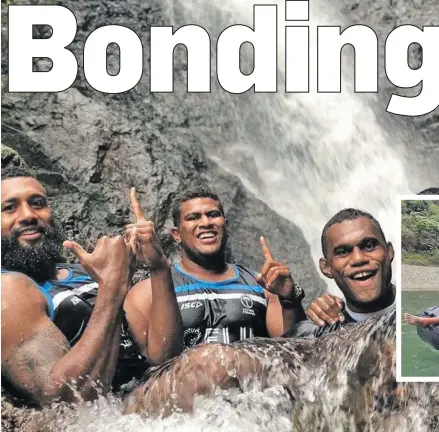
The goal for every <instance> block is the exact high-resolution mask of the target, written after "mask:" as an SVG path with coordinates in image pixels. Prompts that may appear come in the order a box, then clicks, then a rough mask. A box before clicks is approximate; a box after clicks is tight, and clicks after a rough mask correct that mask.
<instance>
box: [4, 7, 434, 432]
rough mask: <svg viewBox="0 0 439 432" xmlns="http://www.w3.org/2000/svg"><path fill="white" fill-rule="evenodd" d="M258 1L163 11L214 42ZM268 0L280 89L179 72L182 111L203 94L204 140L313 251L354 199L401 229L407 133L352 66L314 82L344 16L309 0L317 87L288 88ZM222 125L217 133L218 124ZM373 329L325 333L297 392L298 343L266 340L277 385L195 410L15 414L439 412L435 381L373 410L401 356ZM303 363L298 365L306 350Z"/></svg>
mask: <svg viewBox="0 0 439 432" xmlns="http://www.w3.org/2000/svg"><path fill="white" fill-rule="evenodd" d="M253 3H254V2H253V1H250V0H222V1H221V2H216V4H215V3H214V2H206V1H205V0H192V1H191V2H187V1H186V0H176V1H174V2H166V3H163V5H162V14H163V17H164V19H165V20H166V23H167V24H172V25H174V26H176V27H179V26H181V25H184V24H188V23H194V24H199V25H202V26H203V27H204V28H206V29H207V30H208V31H209V33H210V34H211V36H212V46H215V44H214V39H215V35H216V37H217V36H218V35H219V33H220V32H221V31H222V30H223V29H225V28H226V27H228V26H229V25H232V24H247V25H251V24H252V10H253ZM263 3H264V4H268V3H275V4H277V5H278V16H279V38H278V41H279V86H278V88H279V92H278V93H277V94H253V93H247V94H244V95H232V94H228V93H226V92H225V91H224V90H222V89H219V88H218V87H217V88H214V89H213V92H212V93H211V94H209V95H185V89H184V88H185V85H186V84H185V82H184V83H183V81H182V82H180V83H176V92H177V96H178V92H179V91H180V92H181V95H185V96H184V97H183V96H182V97H181V104H182V107H181V109H182V110H183V109H184V105H185V104H189V106H190V107H191V108H193V106H191V105H190V104H191V103H192V102H193V101H194V100H197V101H198V102H199V106H200V107H201V108H198V111H197V110H195V109H194V111H193V112H194V117H195V116H196V115H197V114H199V113H201V114H202V115H203V122H205V126H206V127H205V128H203V127H201V126H200V127H198V128H195V127H192V128H191V133H193V134H195V135H196V136H197V137H198V138H199V141H200V142H201V143H203V146H204V148H205V150H206V153H207V155H208V156H209V157H211V158H212V159H213V160H215V161H216V162H217V163H219V164H220V165H221V166H222V167H223V168H224V169H226V170H227V171H229V172H231V173H233V174H235V175H237V176H238V177H239V178H240V179H241V180H242V182H243V183H244V184H245V186H246V187H248V188H249V189H250V190H252V191H253V192H254V193H255V195H257V196H258V197H259V198H261V199H262V200H263V201H264V202H266V203H267V204H268V205H269V206H270V207H271V208H272V209H273V210H275V211H277V212H278V213H279V214H280V215H282V216H284V217H285V218H287V219H289V220H291V221H293V222H294V223H295V224H297V225H298V226H299V227H300V228H301V229H302V231H303V233H304V235H305V237H306V239H307V240H308V242H309V243H310V245H311V250H312V254H313V256H314V257H315V258H317V257H319V256H320V245H319V241H320V240H319V236H320V232H321V229H322V226H323V225H324V223H325V222H326V221H327V220H328V219H329V217H331V216H332V215H333V214H334V213H336V212H337V211H338V210H340V209H341V208H345V207H349V206H353V207H360V208H362V209H364V210H366V211H370V212H372V213H373V214H374V215H375V216H376V217H377V218H378V219H379V220H380V222H381V223H382V225H383V229H384V231H385V232H387V233H388V236H389V239H392V237H393V238H394V235H395V224H394V216H395V213H396V205H395V204H396V195H397V194H399V193H411V192H417V191H414V190H412V189H411V188H410V185H411V181H412V180H415V179H413V177H411V176H416V174H414V172H411V171H410V172H409V171H407V165H406V161H405V160H404V151H403V150H404V139H403V138H402V137H401V135H400V132H399V131H398V132H396V131H387V130H385V129H383V127H382V126H381V125H380V123H379V120H378V118H377V116H378V117H379V116H381V115H382V114H383V113H384V110H385V106H384V105H383V106H380V107H379V108H378V110H379V111H375V108H374V106H375V105H377V100H376V99H375V96H365V95H358V94H354V92H353V90H352V82H353V80H352V77H351V76H350V75H349V73H345V76H344V77H343V87H342V88H343V91H342V93H341V94H317V93H316V92H315V83H316V67H315V66H316V57H315V56H316V26H317V23H318V24H319V25H323V24H336V25H342V24H343V20H342V19H341V18H340V17H338V16H337V15H336V13H335V12H334V11H333V10H332V9H329V8H330V6H328V5H329V3H328V2H327V1H325V2H323V0H314V1H313V0H311V2H310V5H311V14H310V16H311V18H312V19H311V21H310V22H309V25H310V36H311V39H310V41H311V48H310V52H311V81H310V82H311V92H310V93H309V94H285V93H284V90H283V89H284V73H285V68H284V64H283V59H284V50H285V47H284V45H283V44H284V40H285V39H284V22H283V17H284V5H285V2H284V1H278V2H269V1H265V2H263ZM244 48H246V47H244ZM244 53H245V55H244V57H243V60H242V68H243V70H245V71H250V70H251V65H252V61H251V57H250V56H249V55H247V54H248V53H247V51H246V50H245V49H244ZM293 53H294V51H293ZM346 64H347V63H346ZM213 73H215V71H213ZM214 81H215V80H214ZM178 84H180V86H179V85H178ZM157 97H160V96H157ZM215 129H216V130H217V131H218V133H217V134H212V130H215ZM389 143H391V145H390V144H389ZM430 186H431V185H430ZM380 326H381V327H380ZM378 328H380V329H381V331H380V332H378V339H379V340H380V341H384V340H391V341H394V334H393V332H394V323H390V324H389V323H386V324H383V322H382V321H380V323H379V324H378ZM365 330H367V331H365ZM374 331H375V330H373V329H371V328H367V326H364V327H361V328H359V329H358V330H355V331H353V333H352V334H351V336H350V337H349V334H348V332H346V333H344V332H341V333H340V335H337V334H336V335H333V336H331V337H329V338H325V341H324V342H323V340H322V342H315V343H314V344H313V347H314V348H313V358H314V360H312V361H310V362H308V363H307V364H306V365H303V367H302V369H301V374H300V376H299V377H298V376H294V378H295V379H294V382H291V386H290V387H291V388H290V392H293V394H294V402H293V401H292V399H291V395H290V394H289V393H288V392H286V391H285V389H284V387H283V386H281V385H276V382H281V381H282V380H283V379H288V377H289V373H290V372H289V371H288V368H286V369H285V368H282V361H283V360H282V358H281V357H282V353H283V354H285V353H286V354H287V355H289V356H290V357H292V358H296V357H297V356H296V352H295V350H294V342H292V344H293V345H292V348H291V350H290V351H288V349H282V347H280V346H277V347H275V348H271V349H268V348H261V349H259V350H256V351H257V356H258V358H259V359H260V360H261V361H262V362H263V363H264V364H269V365H271V366H273V365H277V366H278V367H279V370H274V371H273V370H272V380H273V382H272V384H273V385H272V386H269V387H268V388H261V387H260V386H259V387H258V386H257V385H256V386H249V387H247V389H246V392H245V393H240V392H236V391H233V390H230V391H226V392H219V393H218V395H216V396H215V397H213V398H205V397H199V398H197V400H196V403H195V410H194V413H193V414H191V415H189V414H183V413H174V414H172V415H171V416H170V417H168V418H165V419H160V420H151V419H144V418H142V417H141V416H138V415H135V414H131V415H129V416H123V415H122V414H121V409H122V406H121V402H120V400H119V399H117V398H116V397H114V396H111V395H110V396H109V397H107V398H100V399H99V400H98V401H96V402H94V403H90V404H80V405H79V406H77V407H76V408H73V409H71V408H69V409H67V408H65V407H62V406H54V407H52V408H51V409H44V410H43V411H42V412H40V413H34V414H33V415H32V416H31V417H28V413H27V412H26V413H24V414H23V413H18V415H16V412H12V411H14V410H13V409H11V416H15V418H16V419H19V420H20V419H21V420H20V421H21V423H20V425H19V428H18V429H19V430H20V431H24V432H33V431H43V430H47V431H52V430H56V431H68V432H88V431H96V432H101V431H102V432H104V431H105V432H112V431H139V432H140V431H148V432H149V431H168V430H176V429H178V430H180V431H207V430H209V431H220V430H221V431H223V430H227V431H228V432H234V431H246V430H248V431H282V432H283V431H291V430H292V431H300V432H302V431H303V432H306V431H311V430H319V431H331V432H332V431H335V432H337V431H351V430H352V431H354V430H364V431H371V432H372V431H395V432H396V431H402V432H405V431H407V432H409V431H414V430H416V431H417V430H427V427H428V426H429V422H430V421H431V418H432V416H433V414H434V412H436V415H437V414H438V410H437V405H436V407H434V406H433V404H432V398H433V400H434V401H436V403H437V404H438V405H439V402H438V401H439V392H438V388H437V387H435V386H432V385H428V384H407V385H404V386H403V388H404V389H405V390H406V391H407V392H409V394H410V397H409V398H408V399H407V400H406V401H405V402H404V403H401V404H399V405H398V404H396V405H392V404H390V405H385V404H384V405H383V407H382V410H381V411H379V410H370V409H368V407H369V408H370V406H369V405H368V396H370V394H372V395H373V394H374V392H378V393H379V390H380V389H381V388H382V387H383V386H384V384H385V383H386V382H387V381H388V379H389V376H388V374H393V373H394V371H393V367H394V365H392V366H391V367H390V368H389V367H388V366H389V364H388V360H386V359H385V357H384V356H383V355H382V352H381V351H378V354H380V355H378V358H377V359H373V360H371V359H370V358H368V356H367V354H368V353H369V351H370V350H369V346H370V345H369V341H370V334H371V333H373V332H374ZM353 341H355V343H353ZM243 347H244V348H243V349H251V348H248V347H246V346H245V345H243ZM297 362H298V363H299V364H300V360H297ZM360 364H363V365H364V364H366V366H368V367H366V369H367V370H370V365H371V364H373V365H376V366H377V368H376V369H375V370H374V371H372V372H370V373H371V374H372V378H371V379H370V380H369V381H367V377H366V384H367V385H364V386H362V385H360V383H359V380H358V379H356V378H357V377H356V375H355V374H357V371H358V368H359V365H360ZM389 369H390V370H389ZM353 375H354V379H353V378H352V376H353ZM285 377H286V378H285ZM369 402H370V401H369ZM8 409H9V408H8ZM8 409H7V410H6V411H8ZM435 409H436V411H433V410H435ZM4 413H5V409H3V410H2V414H4ZM6 413H7V412H6ZM5 430H7V429H5Z"/></svg>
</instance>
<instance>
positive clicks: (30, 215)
mask: <svg viewBox="0 0 439 432" xmlns="http://www.w3.org/2000/svg"><path fill="white" fill-rule="evenodd" d="M17 222H18V223H19V224H20V225H23V226H28V225H36V224H38V218H37V215H36V214H35V213H34V211H33V210H32V208H31V207H30V206H29V204H28V203H27V202H24V203H22V204H21V206H20V207H19V209H18V217H17Z"/></svg>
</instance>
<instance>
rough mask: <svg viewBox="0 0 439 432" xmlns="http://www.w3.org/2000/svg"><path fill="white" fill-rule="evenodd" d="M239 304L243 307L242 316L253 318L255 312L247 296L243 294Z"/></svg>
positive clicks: (251, 301)
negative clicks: (251, 316)
mask: <svg viewBox="0 0 439 432" xmlns="http://www.w3.org/2000/svg"><path fill="white" fill-rule="evenodd" d="M241 304H242V305H243V306H244V308H243V309H242V313H243V314H246V315H253V316H255V311H254V310H253V300H252V299H251V298H250V297H249V296H247V295H245V294H244V295H243V296H241Z"/></svg>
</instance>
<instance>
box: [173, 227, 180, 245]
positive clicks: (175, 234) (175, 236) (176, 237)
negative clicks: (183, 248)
mask: <svg viewBox="0 0 439 432" xmlns="http://www.w3.org/2000/svg"><path fill="white" fill-rule="evenodd" d="M171 236H172V238H173V239H174V240H175V241H176V242H177V243H178V244H180V243H181V237H180V230H179V229H178V228H177V227H173V228H171Z"/></svg>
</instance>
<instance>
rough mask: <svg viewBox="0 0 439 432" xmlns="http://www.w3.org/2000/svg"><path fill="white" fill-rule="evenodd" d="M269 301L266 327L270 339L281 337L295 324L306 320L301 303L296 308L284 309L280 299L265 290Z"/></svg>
mask: <svg viewBox="0 0 439 432" xmlns="http://www.w3.org/2000/svg"><path fill="white" fill-rule="evenodd" d="M264 294H265V298H266V299H267V317H266V325H267V331H268V334H269V336H270V337H279V336H281V335H283V334H284V333H285V332H286V331H287V330H289V329H290V328H291V327H293V325H294V324H296V323H298V322H299V321H302V320H304V319H306V315H305V311H304V310H303V307H302V305H301V304H300V303H299V304H298V305H297V307H294V308H284V307H282V305H281V303H280V301H279V297H278V296H277V295H275V294H273V293H271V292H269V291H267V290H264Z"/></svg>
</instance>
